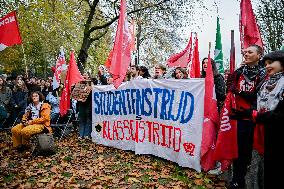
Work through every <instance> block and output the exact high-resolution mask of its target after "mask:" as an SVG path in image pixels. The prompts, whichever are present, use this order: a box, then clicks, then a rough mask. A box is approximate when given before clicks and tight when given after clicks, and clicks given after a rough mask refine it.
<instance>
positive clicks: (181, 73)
mask: <svg viewBox="0 0 284 189" xmlns="http://www.w3.org/2000/svg"><path fill="white" fill-rule="evenodd" d="M172 77H173V78H175V79H188V74H187V72H186V69H184V68H181V67H176V68H175V70H174V73H173V76H172Z"/></svg>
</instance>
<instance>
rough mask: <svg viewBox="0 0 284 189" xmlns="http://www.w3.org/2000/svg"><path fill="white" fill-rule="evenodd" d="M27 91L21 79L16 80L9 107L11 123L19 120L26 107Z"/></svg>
mask: <svg viewBox="0 0 284 189" xmlns="http://www.w3.org/2000/svg"><path fill="white" fill-rule="evenodd" d="M28 92H29V91H28V89H27V86H26V84H25V82H24V81H23V79H22V78H21V77H19V78H18V79H17V80H16V85H15V86H14V88H13V92H12V99H11V106H12V110H13V111H12V115H11V119H10V120H11V121H13V122H14V121H16V119H18V118H21V117H22V116H23V115H24V113H25V109H26V107H27V102H28Z"/></svg>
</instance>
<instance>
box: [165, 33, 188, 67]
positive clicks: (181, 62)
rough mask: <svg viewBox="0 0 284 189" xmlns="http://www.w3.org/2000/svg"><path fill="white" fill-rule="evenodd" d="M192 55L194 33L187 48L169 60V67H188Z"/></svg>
mask: <svg viewBox="0 0 284 189" xmlns="http://www.w3.org/2000/svg"><path fill="white" fill-rule="evenodd" d="M191 53H192V33H191V35H190V39H189V42H188V44H187V46H186V48H185V49H184V50H183V51H181V52H180V53H177V54H174V55H172V56H171V57H170V58H169V59H168V60H167V65H168V66H169V67H174V66H177V67H183V68H185V67H187V65H188V63H189V62H190V59H191Z"/></svg>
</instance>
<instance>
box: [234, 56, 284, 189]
mask: <svg viewBox="0 0 284 189" xmlns="http://www.w3.org/2000/svg"><path fill="white" fill-rule="evenodd" d="M263 62H264V63H265V68H266V70H267V74H268V76H269V77H268V78H267V79H266V80H265V81H264V83H263V84H262V86H261V87H260V89H259V91H258V93H257V108H255V107H251V108H250V109H245V110H235V113H234V116H235V117H237V118H248V119H252V120H253V121H254V122H255V123H256V124H257V125H256V127H255V134H256V132H258V133H259V134H258V135H257V136H258V137H257V138H255V139H257V140H256V141H254V142H255V143H254V144H255V145H254V147H255V148H256V150H257V151H258V153H259V155H261V156H262V155H263V153H264V161H265V163H264V170H265V171H266V174H265V175H269V174H273V173H274V169H275V168H276V167H277V166H278V165H279V163H281V161H282V160H281V156H279V154H278V150H277V148H276V146H277V144H278V143H279V139H281V137H282V135H283V134H282V132H279V129H280V128H281V127H283V120H284V100H283V99H284V51H274V52H271V53H269V54H266V55H265V56H264V57H263ZM263 134H264V138H263V137H261V136H263ZM255 136H256V135H255ZM263 143H264V146H263ZM261 170H262V171H264V170H263V169H261ZM258 174H259V173H258ZM260 174H261V175H264V172H262V173H260ZM275 179H276V178H275ZM276 180H277V179H276ZM260 181H261V180H260ZM271 183H274V180H273V181H272V182H266V181H265V182H264V186H267V187H271ZM266 184H267V185H266ZM254 185H258V186H259V185H262V186H261V187H263V182H262V181H261V182H260V183H254ZM279 187H280V186H279Z"/></svg>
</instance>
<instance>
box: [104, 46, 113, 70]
mask: <svg viewBox="0 0 284 189" xmlns="http://www.w3.org/2000/svg"><path fill="white" fill-rule="evenodd" d="M112 54H113V49H111V51H110V53H109V55H108V57H107V60H106V61H105V67H107V68H110V66H111V58H112Z"/></svg>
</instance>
